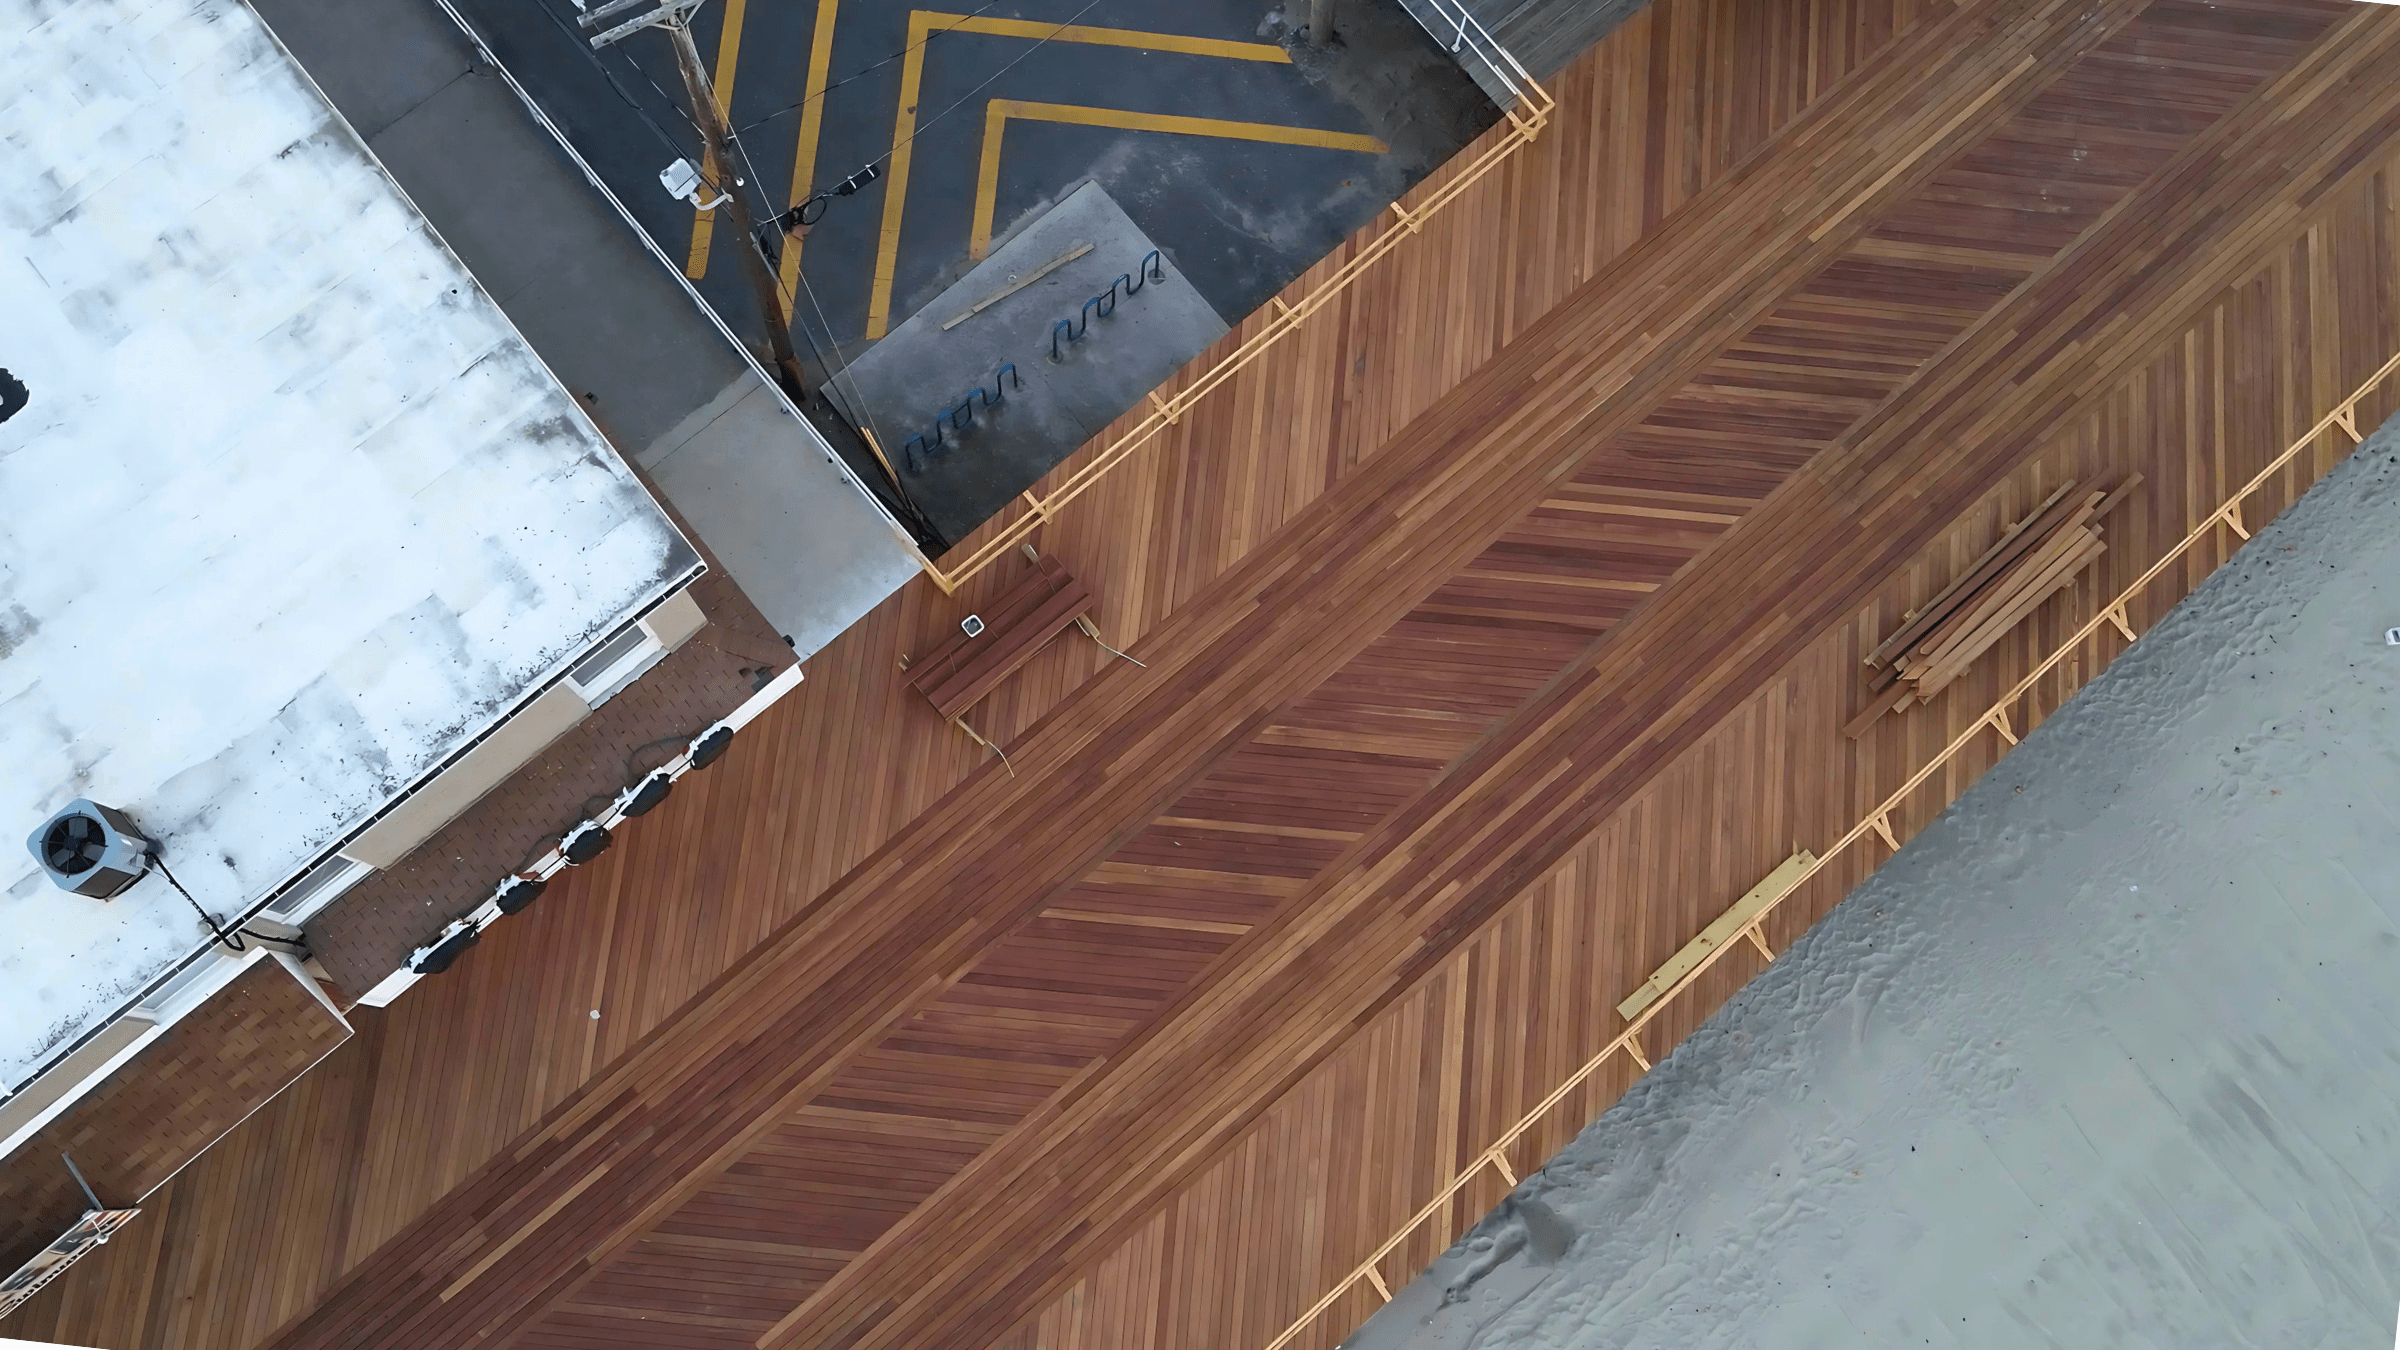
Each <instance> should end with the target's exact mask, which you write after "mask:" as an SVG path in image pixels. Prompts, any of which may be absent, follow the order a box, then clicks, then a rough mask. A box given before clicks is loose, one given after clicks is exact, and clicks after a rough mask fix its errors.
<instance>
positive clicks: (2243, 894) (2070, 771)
mask: <svg viewBox="0 0 2400 1350" xmlns="http://www.w3.org/2000/svg"><path fill="white" fill-rule="evenodd" d="M2395 500H2400V423H2396V424H2387V425H2386V426H2385V428H2384V429H2383V430H2382V431H2380V432H2378V433H2377V434H2375V435H2374V436H2372V437H2370V438H2369V439H2368V441H2367V442H2366V444H2364V445H2362V446H2361V447H2359V448H2358V449H2357V450H2356V451H2355V452H2354V453H2353V454H2352V455H2351V456H2350V458H2349V459H2348V460H2347V461H2345V462H2344V463H2343V464H2341V465H2340V466H2338V467H2336V468H2335V469H2334V470H2333V472H2332V473H2331V474H2329V475H2328V476H2327V477H2326V478H2325V479H2324V480H2323V481H2322V482H2320V483H2319V484H2318V485H2317V486H2316V487H2315V488H2314V489H2312V490H2311V491H2310V492H2309V493H2308V494H2307V495H2305V496H2304V497H2303V498H2302V499H2301V500H2300V501H2299V502H2298V503H2296V504H2294V505H2293V506H2292V507H2291V508H2290V509H2289V510H2287V511H2286V512H2284V514H2283V516H2282V517H2281V518H2279V519H2278V520H2276V521H2275V522H2273V523H2272V524H2271V525H2269V526H2268V527H2267V528H2266V529H2264V530H2262V531H2260V533H2259V535H2258V538H2257V539H2256V540H2255V541H2253V542H2252V543H2250V544H2249V545H2247V546H2246V547H2244V548H2243V549H2242V551H2241V552H2240V554H2238V555H2237V556H2236V557H2235V558H2233V559H2232V561H2230V562H2229V563H2228V564H2227V565H2225V566H2224V567H2223V568H2221V569H2219V570H2218V571H2217V573H2216V574H2215V575H2214V576H2212V577H2210V578H2209V579H2208V580H2207V581H2206V582H2204V583H2203V584H2202V585H2201V586H2200V587H2199V589H2198V590H2196V591H2195V592H2194V593H2193V594H2192V595H2191V596H2190V597H2188V598H2187V599H2186V600H2185V601H2184V602H2183V603H2182V604H2180V605H2178V606H2177V607H2176V608H2175V609H2173V610H2172V611H2170V612H2169V613H2168V615H2167V616H2166V618H2165V619H2164V620H2162V621H2161V622H2160V623H2159V624H2158V625H2157V626H2156V627H2155V628H2153V629H2151V630H2150V631H2149V632H2147V633H2145V634H2144V635H2143V636H2142V639H2141V641H2140V642H2138V643H2136V644H2135V645H2134V646H2133V647H2132V648H2131V649H2130V650H2129V651H2127V652H2126V653H2125V654H2124V655H2123V656H2121V657H2119V658H2118V659H2117V661H2116V662H2115V664H2113V665H2111V666H2110V667H2109V668H2108V670H2107V671H2105V672H2104V673H2103V674H2102V675H2101V676H2100V677H2099V678H2098V679H2096V680H2095V681H2093V682H2092V683H2091V684H2090V685H2089V686H2087V687H2086V688H2085V689H2084V690H2083V691H2082V692H2081V693H2079V694H2077V695H2076V696H2075V698H2073V699H2072V700H2070V701H2069V702H2068V704H2067V705H2066V706H2065V707H2064V708H2062V709H2061V710H2059V712H2057V713H2056V714H2054V715H2053V716H2052V717H2051V718H2050V719H2049V720H2047V721H2045V722H2044V723H2043V724H2042V725H2041V726H2040V727H2039V728H2038V729H2036V730H2034V731H2033V732H2031V733H2030V734H2028V735H2027V736H2026V737H2025V740H2024V744H2023V745H2021V746H2020V747H2019V748H2017V749H2016V750H2014V751H2011V752H2010V753H2009V755H2008V757H2007V758H2006V759H2005V760H2002V761H2001V762H2000V763H1999V765H1998V766H1997V767H1995V768H1993V769H1992V770H1991V771H1990V772H1989V773H1988V774H1987V775H1985V777H1984V779H1983V781H1982V782H1980V783H1979V784H1977V785H1976V786H1975V787H1974V788H1973V789H1971V790H1970V791H1969V792H1968V793H1967V794H1966V795H1965V796H1963V797H1961V798H1960V799H1959V801H1958V802H1957V803H1956V804H1954V805H1953V806H1952V807H1951V808H1950V809H1949V810H1948V811H1946V812H1944V813H1943V814H1942V815H1941V817H1940V818H1939V819H1937V820H1936V821H1934V822H1933V823H1932V824H1931V825H1929V826H1928V827H1927V828H1926V829H1925V830H1924V831H1923V832H1921V833H1919V834H1918V835H1917V836H1916V837H1914V838H1912V839H1910V840H1909V842H1908V845H1907V847H1905V848H1904V849H1902V850H1901V851H1900V853H1899V854H1898V855H1896V856H1895V857H1893V858H1892V859H1891V860H1890V861H1888V862H1886V863H1885V864H1884V865H1883V867H1882V868H1881V869H1880V870H1879V871H1877V872H1876V873H1875V875H1874V876H1873V877H1871V878H1870V879H1869V880H1868V881H1867V882H1866V883H1865V884H1864V885H1862V886H1860V887H1859V889H1858V890H1857V891H1856V892H1855V893H1853V894H1852V895H1851V896H1850V897H1849V898H1847V899H1846V900H1844V901H1843V902H1842V903H1841V904H1840V905H1839V906H1838V907H1836V908H1835V909H1834V911H1833V912H1832V913H1831V914H1830V915H1828V916H1827V917H1826V918H1825V919H1824V920H1823V921H1822V922H1820V923H1819V924H1818V925H1817V926H1816V927H1815V928H1814V929H1813V930H1812V931H1810V932H1809V934H1808V935H1807V936H1806V937H1804V938H1803V939H1801V941H1800V942H1798V943H1797V944H1795V945H1794V946H1793V947H1792V949H1791V950H1790V951H1788V952H1786V953H1784V954H1783V955H1782V956H1781V957H1780V958H1779V959H1778V960H1777V961H1776V962H1775V964H1774V965H1773V966H1771V967H1769V968H1768V969H1766V970H1765V971H1764V972H1763V973H1761V974H1759V975H1758V976H1757V977H1756V978H1754V979H1753V980H1752V981H1751V982H1750V984H1749V986H1748V987H1747V988H1745V989H1743V990H1742V991H1741V992H1740V993H1739V994H1737V995H1735V996H1734V998H1733V999H1732V1001H1731V1002H1729V1003H1728V1004H1727V1005H1726V1006H1725V1007H1724V1008H1722V1009H1720V1010H1719V1011H1718V1012H1717V1013H1716V1014H1715V1015H1714V1016H1712V1017H1711V1018H1709V1019H1708V1021H1707V1022H1706V1023H1705V1024H1704V1025H1703V1026H1702V1027H1701V1028H1700V1029H1699V1030H1697V1031H1696V1032H1694V1033H1693V1034H1692V1035H1691V1036H1690V1037H1689V1038H1688V1039H1686V1040H1685V1041H1684V1042H1683V1043H1682V1044H1681V1045H1680V1046H1678V1047H1677V1048H1676V1050H1675V1052H1674V1053H1673V1054H1672V1055H1671V1056H1669V1057H1668V1058H1667V1059H1665V1060H1663V1061H1661V1062H1660V1063H1659V1064H1658V1066H1657V1068H1656V1069H1655V1070H1654V1071H1653V1072H1652V1073H1650V1074H1649V1075H1648V1076H1646V1077H1645V1078H1643V1079H1642V1080H1641V1082H1640V1083H1638V1084H1637V1085H1636V1086H1635V1087H1634V1088H1633V1090H1632V1091H1631V1092H1629V1093H1628V1094H1627V1095H1626V1096H1625V1097H1624V1099H1623V1100H1621V1101H1619V1102H1618V1103H1617V1104H1616V1105H1615V1106H1614V1107H1612V1108H1611V1109H1610V1110H1608V1111H1607V1112H1606V1113H1605V1114H1603V1115H1602V1116H1601V1118H1600V1119H1599V1121H1597V1122H1596V1123H1595V1124H1593V1125H1592V1126H1591V1127H1590V1128H1588V1129H1586V1130H1585V1131H1584V1132H1583V1134H1582V1135H1581V1136H1580V1137H1579V1138H1578V1139H1576V1140H1575V1142H1573V1143H1572V1144H1570V1145H1569V1146H1568V1147H1567V1148H1566V1149H1565V1150H1563V1151H1562V1152H1561V1153H1560V1155H1559V1156H1558V1157H1556V1158H1554V1159H1552V1160H1551V1162H1550V1163H1549V1164H1548V1165H1547V1166H1546V1167H1545V1168H1544V1169H1543V1170H1542V1172H1541V1173H1540V1174H1539V1175H1537V1176H1534V1177H1529V1178H1527V1180H1526V1184H1525V1185H1524V1186H1523V1187H1521V1188H1520V1189H1519V1190H1518V1192H1517V1194H1516V1195H1515V1196H1513V1197H1511V1198H1510V1200H1509V1202H1508V1203H1507V1204H1506V1205H1504V1206H1503V1207H1502V1208H1501V1209H1500V1210H1499V1211H1496V1212H1495V1213H1493V1214H1492V1215H1491V1216H1489V1217H1488V1218H1487V1219H1485V1220H1484V1221H1483V1222H1482V1223H1481V1224H1479V1225H1478V1227H1477V1228H1476V1229H1475V1230H1474V1231H1473V1232H1472V1233H1470V1234H1469V1236H1468V1237H1467V1238H1466V1239H1465V1240H1464V1241H1462V1242H1461V1243H1460V1244H1458V1245H1457V1246H1456V1247H1454V1248H1452V1249H1451V1251H1450V1252H1449V1253H1448V1254H1447V1255H1445V1256H1443V1257H1442V1258H1441V1259H1440V1260H1439V1261H1437V1262H1436V1263H1435V1265H1434V1266H1433V1268H1432V1269H1431V1270H1429V1271H1428V1272H1427V1273H1426V1274H1425V1275H1424V1276H1422V1277H1421V1278H1419V1279H1418V1280H1417V1281H1415V1282H1414V1283H1413V1284H1411V1285H1410V1286H1408V1287H1406V1288H1404V1289H1402V1290H1400V1291H1399V1293H1398V1297H1397V1298H1395V1299H1394V1300H1393V1301H1392V1302H1391V1303H1389V1304H1387V1305H1386V1306H1385V1307H1384V1308H1383V1309H1382V1311H1380V1312H1378V1313H1377V1314H1376V1315H1375V1316H1374V1317H1373V1318H1372V1319H1371V1320H1369V1321H1368V1322H1367V1324H1366V1325H1365V1326H1364V1327H1363V1328H1362V1329H1360V1330H1359V1331H1358V1332H1357V1333H1356V1334H1355V1335H1353V1336H1352V1337H1350V1338H1349V1339H1348V1340H1347V1341H1345V1342H1344V1344H1345V1345H1347V1346H1349V1347H1351V1348H1352V1350H1469V1347H1473V1350H1601V1348H1602V1347H1617V1346H1622V1347H1652V1346H1678V1347H1715V1346H1723V1347H1736V1346H1740V1347H1749V1346H1774V1347H1782V1346H1814V1345H1841V1346H1901V1345H1926V1344H1931V1345H1937V1346H2099V1345H2106V1346H2174V1347H2199V1346H2209V1347H2215V1346H2227V1347H2231V1346H2337V1345H2339V1346H2352V1345H2357V1346H2367V1345H2383V1344H2386V1343H2387V1341H2386V1340H2385V1338H2387V1337H2389V1336H2391V1335H2392V1327H2393V1309H2394V1307H2395V1306H2396V1305H2400V1072H2396V1071H2395V1068H2396V1062H2400V1056H2396V1054H2395V1049H2394V1039H2393V1027H2394V1026H2395V1025H2400V881H2396V880H2395V878H2396V877H2400V828H2395V803H2400V698H2395V697H2394V691H2395V690H2396V689H2400V646H2395V645H2387V643H2386V640H2385V638H2384V635H2383V634H2384V630H2385V629H2386V628H2389V627H2391V626H2392V625H2393V624H2395V623H2400V593H2396V592H2395V587H2394V585H2393V578H2394V577H2396V576H2400V534H2396V533H2395V532H2394V531H2393V530H2392V528H2391V521H2392V515H2393V506H2394V502H2395Z"/></svg>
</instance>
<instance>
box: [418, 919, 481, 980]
mask: <svg viewBox="0 0 2400 1350" xmlns="http://www.w3.org/2000/svg"><path fill="white" fill-rule="evenodd" d="M481 941H483V930H482V929H480V928H477V927H475V926H474V925H473V924H469V925H467V926H466V927H464V928H461V929H459V930H458V931H457V932H455V933H452V934H451V935H450V936H448V937H446V938H443V939H442V940H441V941H439V942H436V943H434V944H433V945H432V946H430V947H427V948H425V949H423V950H422V951H421V952H419V953H418V955H417V959H416V960H414V961H411V962H409V965H408V968H409V969H410V970H413V971H415V972H416V973H417V974H419V975H439V974H441V973H442V972H443V971H445V970H448V969H449V968H450V963H451V962H453V961H456V960H457V959H458V958H459V956H460V955H461V954H462V953H464V952H465V951H466V950H467V948H469V947H472V946H474V945H475V944H476V943H478V942H481Z"/></svg>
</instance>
